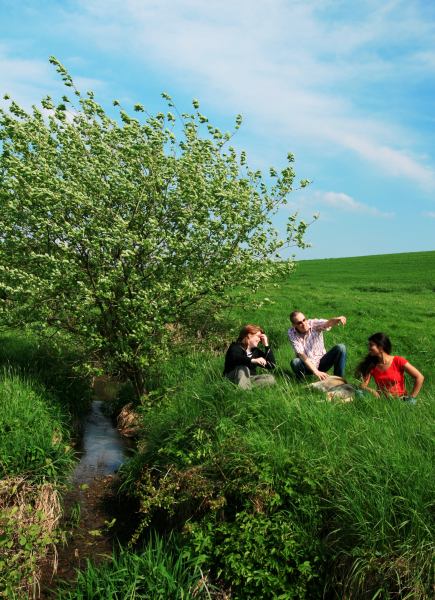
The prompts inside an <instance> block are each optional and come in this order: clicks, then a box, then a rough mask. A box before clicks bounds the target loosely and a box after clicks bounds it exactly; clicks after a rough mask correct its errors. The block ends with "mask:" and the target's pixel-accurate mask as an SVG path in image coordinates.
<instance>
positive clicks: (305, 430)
mask: <svg viewBox="0 0 435 600" xmlns="http://www.w3.org/2000/svg"><path fill="white" fill-rule="evenodd" d="M253 276H255V274H253ZM245 297H246V298H247V299H248V304H249V306H248V308H246V307H243V308H242V307H239V306H234V307H232V308H231V310H228V312H227V313H226V314H225V315H223V316H222V318H221V319H220V321H219V323H221V324H223V325H221V330H220V334H219V336H218V335H217V334H216V330H215V331H214V334H213V339H212V341H207V340H206V343H205V344H203V346H198V347H196V348H193V347H192V348H191V349H190V351H189V352H187V351H186V349H185V347H181V346H180V348H178V347H174V356H173V357H172V360H171V361H170V362H169V363H168V364H167V365H166V366H165V368H164V371H163V372H160V373H159V374H155V376H154V377H153V378H152V379H151V380H150V382H151V383H152V387H151V390H150V391H151V393H150V394H149V396H148V397H147V398H146V400H145V401H144V402H143V403H142V404H141V405H139V406H138V407H137V410H138V411H139V412H140V414H141V417H142V425H143V431H142V434H141V436H140V439H139V440H138V447H137V452H136V453H135V454H134V455H133V457H132V458H131V459H130V460H129V461H128V462H127V463H126V464H125V465H124V466H123V468H122V470H121V476H122V482H123V483H122V487H121V490H120V493H122V494H125V495H126V496H129V497H130V498H133V499H134V500H135V502H136V506H137V514H136V515H135V516H136V517H138V519H139V520H138V524H137V527H136V532H135V534H134V536H133V539H132V540H131V542H130V544H129V545H127V546H125V547H123V548H121V549H117V550H116V552H115V553H114V557H113V559H112V560H111V561H108V562H107V563H106V564H104V565H103V566H100V567H98V566H95V565H92V564H91V563H89V565H88V567H87V568H86V569H84V570H83V571H82V572H80V573H79V576H78V579H77V582H74V583H73V584H65V586H63V587H62V588H59V589H58V590H57V595H56V597H57V598H69V599H72V598H95V599H97V598H99V599H100V598H101V600H103V598H104V600H108V599H113V600H121V599H124V598H127V597H128V598H131V599H149V598H153V599H162V600H164V599H166V598H180V599H181V598H185V599H188V598H208V599H210V598H214V599H221V600H224V599H225V598H226V599H227V600H229V599H231V600H247V599H265V600H267V599H272V598H273V599H274V598H276V599H282V600H287V599H291V598H295V599H300V598H305V599H307V600H308V599H309V600H312V599H321V598H328V599H348V600H351V599H352V600H354V599H372V600H375V599H385V600H387V599H390V598H398V599H399V598H400V599H415V600H417V599H427V600H429V598H432V597H433V596H432V594H433V583H434V581H433V550H434V545H433V531H434V523H433V499H434V493H433V492H434V489H433V487H434V486H433V481H434V477H433V464H434V436H433V434H434V427H433V423H434V420H433V416H434V411H433V405H434V403H433V398H434V392H435V379H434V368H433V356H434V353H435V342H434V339H435V304H434V300H435V252H422V253H410V254H396V255H380V256H368V257H357V258H347V259H325V260H312V261H301V262H299V263H298V264H297V267H296V269H295V272H294V273H293V275H292V276H291V277H289V278H288V279H286V280H283V281H276V282H274V283H273V284H270V285H268V286H267V287H266V288H264V289H263V290H261V292H259V293H257V294H255V295H252V296H251V295H250V290H249V289H248V290H246V293H245ZM294 309H298V310H301V311H303V312H304V313H305V315H306V316H308V317H326V318H328V317H333V316H338V315H345V316H346V317H347V325H346V327H336V328H334V329H332V330H331V331H330V332H327V333H326V334H325V342H326V347H327V348H329V347H331V346H332V345H334V344H335V343H338V342H343V343H345V344H346V346H347V348H348V366H347V373H348V376H349V380H350V381H351V382H353V383H355V384H357V383H358V382H357V381H356V380H355V379H354V377H353V371H354V368H355V366H356V364H357V363H358V361H359V360H360V359H361V358H363V356H364V355H365V354H366V352H367V337H368V336H369V335H370V334H372V333H375V332H377V331H383V332H385V333H387V334H388V335H389V336H390V337H391V340H392V343H393V354H399V355H402V356H405V357H406V358H407V359H408V361H409V362H410V363H411V364H413V365H414V366H415V367H417V368H418V369H419V370H420V371H421V372H422V373H423V374H424V375H425V383H424V386H423V389H422V391H421V393H420V395H419V397H418V401H417V404H416V405H414V406H411V405H407V404H404V403H402V402H400V401H391V400H386V399H383V400H382V399H375V398H358V399H356V400H354V402H352V403H349V404H340V403H337V402H328V401H327V400H326V399H325V397H324V396H323V395H322V394H316V393H314V392H312V391H310V390H308V389H307V388H306V387H305V386H304V385H302V384H297V383H296V382H295V381H294V380H293V378H292V376H291V373H290V369H289V362H290V359H291V358H292V356H293V354H292V350H291V348H290V345H289V343H288V340H287V329H288V327H289V320H288V315H289V313H290V312H291V311H292V310H294ZM248 322H252V323H258V324H260V325H262V326H263V327H264V328H265V330H266V332H267V333H268V334H269V338H270V341H271V344H272V346H273V348H274V350H275V351H276V356H277V359H278V365H279V366H278V370H277V379H278V383H277V385H276V386H274V387H272V388H262V389H254V390H252V391H248V392H244V391H242V390H239V389H237V388H236V387H235V386H233V385H232V384H231V383H229V382H228V381H227V380H224V379H223V378H222V375H221V373H222V368H223V357H224V353H225V349H226V347H227V345H228V343H229V342H230V341H231V340H232V339H235V338H236V337H237V334H238V330H239V328H240V327H241V326H242V325H243V324H245V323H248ZM1 385H3V386H5V385H6V380H5V381H4V382H3V384H1ZM8 385H10V383H8ZM25 410H26V411H29V410H30V409H29V408H26V409H25ZM14 418H18V417H16V416H14ZM2 443H3V442H2V441H0V444H2ZM3 448H4V446H3ZM2 451H3V452H5V450H4V449H3V450H2ZM8 452H10V450H8Z"/></svg>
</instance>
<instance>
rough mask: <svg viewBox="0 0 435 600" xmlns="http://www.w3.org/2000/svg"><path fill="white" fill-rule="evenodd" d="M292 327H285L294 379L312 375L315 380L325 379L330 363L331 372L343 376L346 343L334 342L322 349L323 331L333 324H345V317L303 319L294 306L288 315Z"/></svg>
mask: <svg viewBox="0 0 435 600" xmlns="http://www.w3.org/2000/svg"><path fill="white" fill-rule="evenodd" d="M290 321H291V323H292V325H293V327H290V329H289V330H288V338H289V340H290V343H291V345H292V346H293V349H294V351H295V353H296V355H297V358H294V359H293V360H292V361H291V367H292V369H293V371H294V372H295V375H296V377H297V378H298V379H302V378H303V377H305V376H306V375H312V374H313V375H315V376H316V377H317V378H318V379H319V380H322V379H326V378H327V377H328V374H327V372H326V371H328V370H329V369H330V368H331V367H334V375H339V376H340V377H343V376H344V369H345V366H346V346H345V345H344V344H337V345H336V346H334V347H333V348H331V350H329V351H328V352H326V350H325V344H324V342H323V332H324V331H328V330H329V329H331V327H335V326H336V325H346V317H343V316H341V317H334V318H332V319H307V318H306V317H305V315H304V314H303V313H301V312H300V311H298V310H295V311H293V312H292V313H291V315H290Z"/></svg>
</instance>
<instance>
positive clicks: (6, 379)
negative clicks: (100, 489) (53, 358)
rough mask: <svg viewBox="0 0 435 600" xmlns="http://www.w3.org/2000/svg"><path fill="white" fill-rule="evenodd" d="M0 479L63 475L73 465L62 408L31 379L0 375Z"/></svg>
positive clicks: (34, 479)
mask: <svg viewBox="0 0 435 600" xmlns="http://www.w3.org/2000/svg"><path fill="white" fill-rule="evenodd" d="M0 407H1V410H0V478H6V477H14V476H18V475H19V476H22V477H26V478H28V479H30V480H31V481H34V482H38V481H42V480H47V479H48V480H56V479H58V478H59V477H60V478H64V477H65V475H66V473H67V472H68V470H69V469H70V468H71V466H72V464H73V452H72V448H71V446H70V445H69V431H68V429H67V428H66V423H65V418H64V415H63V414H62V410H61V408H60V407H59V405H58V404H56V402H55V400H54V398H53V397H50V395H49V394H48V392H47V391H46V390H44V389H43V388H41V387H40V386H39V387H38V386H37V385H36V384H35V382H32V381H28V380H26V379H24V378H23V377H21V376H18V375H15V374H11V373H9V372H8V371H5V372H3V374H2V375H0Z"/></svg>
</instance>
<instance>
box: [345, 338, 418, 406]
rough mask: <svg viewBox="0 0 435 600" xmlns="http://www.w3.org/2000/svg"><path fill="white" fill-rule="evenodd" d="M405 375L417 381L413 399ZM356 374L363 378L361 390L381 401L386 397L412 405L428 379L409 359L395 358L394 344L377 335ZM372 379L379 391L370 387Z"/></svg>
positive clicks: (371, 340)
mask: <svg viewBox="0 0 435 600" xmlns="http://www.w3.org/2000/svg"><path fill="white" fill-rule="evenodd" d="M405 373H408V374H409V375H410V376H411V377H412V378H413V379H414V386H413V388H412V391H411V394H409V395H408V393H407V391H406V386H405ZM356 374H357V376H362V380H363V381H362V384H361V388H362V389H363V390H367V391H368V392H370V393H371V394H373V395H374V396H376V397H377V398H379V397H380V394H382V393H383V394H390V395H392V396H398V397H399V398H402V399H404V400H408V401H410V402H415V398H416V397H417V394H418V392H419V391H420V389H421V386H422V385H423V381H424V376H423V375H422V374H421V373H420V371H418V369H416V368H415V367H413V366H412V365H411V364H410V363H409V362H408V361H407V360H406V358H403V357H402V356H392V355H391V342H390V339H389V337H388V336H387V335H385V333H374V334H373V335H371V336H370V337H369V353H368V355H367V356H366V358H365V359H364V360H363V361H362V362H361V363H360V364H359V365H358V367H357V370H356ZM371 377H373V379H374V380H375V382H376V386H377V390H373V389H371V388H369V387H368V385H369V382H370V379H371Z"/></svg>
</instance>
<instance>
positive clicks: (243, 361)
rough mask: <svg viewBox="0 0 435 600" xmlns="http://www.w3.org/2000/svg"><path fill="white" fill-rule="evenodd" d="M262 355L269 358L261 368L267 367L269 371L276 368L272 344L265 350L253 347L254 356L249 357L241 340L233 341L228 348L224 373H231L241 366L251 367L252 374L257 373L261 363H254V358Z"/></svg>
mask: <svg viewBox="0 0 435 600" xmlns="http://www.w3.org/2000/svg"><path fill="white" fill-rule="evenodd" d="M260 356H262V357H263V358H265V359H266V360H267V364H266V366H265V367H260V368H265V369H268V370H269V371H270V370H271V369H274V368H275V366H276V363H275V357H274V355H273V352H272V350H271V348H270V346H266V347H265V349H264V352H263V350H260V349H259V348H253V350H252V356H251V357H250V358H249V357H248V356H247V355H246V350H245V349H244V348H243V346H242V345H241V344H240V342H233V343H232V344H231V345H230V347H229V348H228V350H227V353H226V355H225V367H224V375H225V374H226V373H229V372H230V371H232V370H233V369H235V368H236V367H241V366H245V367H249V372H250V373H251V375H255V371H256V368H257V367H258V366H260V365H256V364H252V359H253V358H259V357H260Z"/></svg>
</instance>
